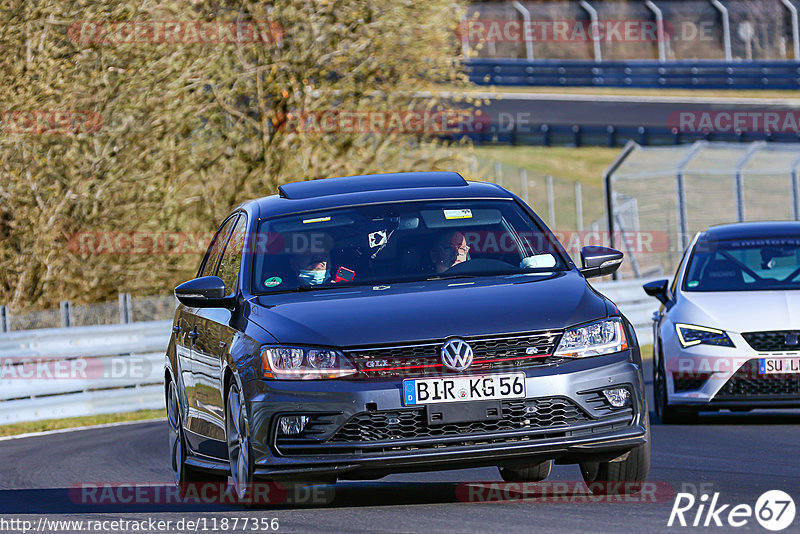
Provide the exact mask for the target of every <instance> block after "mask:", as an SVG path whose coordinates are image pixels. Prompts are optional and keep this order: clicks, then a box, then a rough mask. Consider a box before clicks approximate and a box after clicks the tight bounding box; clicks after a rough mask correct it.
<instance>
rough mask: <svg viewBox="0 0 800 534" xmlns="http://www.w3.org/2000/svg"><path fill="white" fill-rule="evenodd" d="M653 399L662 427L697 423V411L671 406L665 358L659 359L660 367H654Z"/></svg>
mask: <svg viewBox="0 0 800 534" xmlns="http://www.w3.org/2000/svg"><path fill="white" fill-rule="evenodd" d="M653 397H655V411H656V415H657V416H658V422H659V423H661V424H662V425H691V424H694V423H696V422H697V411H689V410H687V411H679V410H676V409H675V408H674V407H672V406H670V405H669V403H668V401H667V373H666V371H665V370H664V358H663V356H662V357H661V358H659V361H658V366H657V367H653Z"/></svg>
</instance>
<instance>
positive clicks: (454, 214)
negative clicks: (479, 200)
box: [442, 209, 472, 220]
mask: <svg viewBox="0 0 800 534" xmlns="http://www.w3.org/2000/svg"><path fill="white" fill-rule="evenodd" d="M442 211H444V218H445V219H448V220H449V219H471V218H472V210H471V209H463V210H442Z"/></svg>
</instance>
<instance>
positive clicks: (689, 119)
mask: <svg viewBox="0 0 800 534" xmlns="http://www.w3.org/2000/svg"><path fill="white" fill-rule="evenodd" d="M667 127H668V128H670V129H671V130H673V131H676V132H679V133H704V134H705V133H787V134H798V133H800V111H798V110H769V111H768V110H757V109H747V110H737V109H720V110H701V111H697V110H692V111H688V110H687V111H675V112H672V113H670V114H669V116H668V117H667Z"/></svg>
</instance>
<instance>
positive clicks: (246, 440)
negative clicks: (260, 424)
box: [225, 380, 255, 508]
mask: <svg viewBox="0 0 800 534" xmlns="http://www.w3.org/2000/svg"><path fill="white" fill-rule="evenodd" d="M225 441H226V443H227V444H228V460H229V462H230V466H231V479H232V480H233V489H234V492H235V493H236V498H237V500H238V501H239V504H241V505H243V506H245V507H247V508H249V507H251V506H253V505H254V504H255V503H254V502H253V500H254V499H253V494H254V487H253V486H254V483H255V478H254V475H253V461H252V459H253V449H252V446H251V444H250V426H249V424H248V422H247V413H246V411H245V406H244V404H243V403H242V399H241V392H240V391H239V387H238V386H237V385H236V381H235V380H231V384H230V386H228V395H227V396H226V402H225Z"/></svg>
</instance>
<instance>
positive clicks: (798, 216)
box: [792, 158, 800, 221]
mask: <svg viewBox="0 0 800 534" xmlns="http://www.w3.org/2000/svg"><path fill="white" fill-rule="evenodd" d="M798 165H800V158H797V159H795V160H794V161H793V162H792V214H793V215H794V220H795V221H800V180H798V176H797V166H798Z"/></svg>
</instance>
